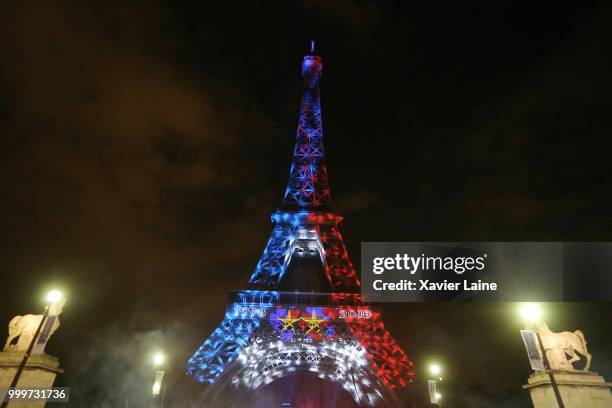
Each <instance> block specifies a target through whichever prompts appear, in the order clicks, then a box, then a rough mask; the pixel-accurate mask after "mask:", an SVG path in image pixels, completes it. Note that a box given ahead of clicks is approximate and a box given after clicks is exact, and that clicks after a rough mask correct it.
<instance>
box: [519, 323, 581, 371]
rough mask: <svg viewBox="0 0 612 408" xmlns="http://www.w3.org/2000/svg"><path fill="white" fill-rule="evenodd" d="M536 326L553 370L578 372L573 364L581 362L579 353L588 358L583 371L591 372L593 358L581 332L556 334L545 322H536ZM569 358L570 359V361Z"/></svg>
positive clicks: (526, 327)
mask: <svg viewBox="0 0 612 408" xmlns="http://www.w3.org/2000/svg"><path fill="white" fill-rule="evenodd" d="M528 326H530V325H526V326H525V329H532V328H533V327H528ZM535 326H536V328H537V330H538V332H539V333H540V338H541V339H542V345H543V346H544V350H543V352H545V353H546V356H547V357H548V362H549V364H550V368H551V369H553V370H576V369H575V368H574V366H573V365H572V363H574V362H576V361H578V360H580V357H579V356H578V354H577V353H576V352H578V353H580V354H581V355H583V356H584V357H586V360H587V361H586V365H585V366H584V368H583V370H582V371H589V368H591V358H592V356H591V354H589V352H588V350H587V342H586V339H585V338H584V334H582V332H581V331H580V330H576V331H574V332H569V331H564V332H560V333H554V332H553V331H551V330H550V329H549V328H548V325H547V324H546V323H545V322H544V321H543V320H538V321H536V322H535ZM568 357H570V359H569V360H568Z"/></svg>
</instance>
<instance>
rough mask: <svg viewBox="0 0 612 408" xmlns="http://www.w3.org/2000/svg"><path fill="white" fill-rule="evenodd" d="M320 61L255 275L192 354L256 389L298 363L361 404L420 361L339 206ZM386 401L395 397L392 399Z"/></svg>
mask: <svg viewBox="0 0 612 408" xmlns="http://www.w3.org/2000/svg"><path fill="white" fill-rule="evenodd" d="M322 68H323V64H322V61H321V58H320V57H319V56H317V55H314V50H311V54H310V55H307V56H305V57H304V61H303V63H302V76H303V78H304V92H303V96H302V103H301V108H300V116H299V121H298V129H297V135H296V143H295V149H294V152H293V159H292V163H291V170H290V174H289V182H288V185H287V189H286V191H285V196H284V201H283V206H282V207H281V209H280V210H279V211H277V212H275V213H273V214H272V222H273V224H274V228H273V231H272V234H271V236H270V239H269V240H268V243H267V245H266V248H265V250H264V252H263V255H262V257H261V259H260V261H259V263H258V264H257V267H256V268H255V271H254V272H253V273H252V275H251V277H250V279H249V281H248V290H244V291H238V292H232V294H231V303H230V305H229V307H228V309H227V312H226V315H225V318H224V319H223V321H222V322H221V324H220V325H219V326H218V327H217V329H215V331H214V332H213V333H212V335H211V336H210V337H209V338H208V339H207V340H206V341H205V342H204V344H203V345H202V346H201V347H200V348H199V349H198V350H197V351H196V352H195V353H194V354H193V356H192V357H191V358H190V360H189V363H188V369H187V371H188V373H190V374H192V375H193V376H194V377H195V378H196V379H197V380H199V381H201V382H209V383H218V382H221V381H222V380H223V381H225V383H228V382H229V383H231V384H233V386H235V387H238V388H240V389H243V390H252V389H257V388H259V387H260V386H263V385H265V384H269V383H271V382H273V381H274V380H276V379H279V378H282V377H285V376H289V375H292V374H294V373H295V372H297V371H309V372H312V373H314V374H316V375H317V376H319V377H320V378H323V379H325V380H328V381H332V382H336V383H338V384H340V385H341V386H342V387H343V388H344V389H346V390H347V391H348V392H349V393H350V394H351V395H352V396H353V399H354V400H355V402H356V404H358V405H360V406H374V405H377V404H379V403H380V402H381V401H385V400H386V401H391V400H392V399H393V398H392V397H390V395H392V392H391V390H393V389H394V388H396V387H405V386H406V385H408V383H409V382H411V381H412V377H413V376H414V371H413V368H412V367H413V364H412V362H411V361H410V359H409V358H408V357H407V356H406V354H405V353H404V351H403V350H402V349H401V348H400V346H399V345H398V344H397V343H396V341H395V340H394V339H393V337H392V336H391V335H390V334H389V332H388V331H387V330H386V328H385V326H384V324H383V322H382V319H381V313H380V311H379V310H378V309H377V308H376V307H375V306H373V305H370V304H369V303H368V302H366V301H364V300H363V299H362V298H361V296H360V295H359V289H360V282H359V279H358V277H357V273H356V271H355V268H354V267H353V264H352V263H351V260H350V258H349V256H348V253H347V250H346V246H345V245H344V242H343V239H342V235H341V234H340V230H339V223H340V222H341V221H342V217H341V216H339V215H337V214H335V213H334V212H332V208H331V197H330V191H329V183H328V177H327V169H326V166H325V156H324V148H323V126H322V120H321V102H320V96H319V82H320V78H321V73H322ZM385 405H389V406H393V404H392V403H388V402H387V403H385Z"/></svg>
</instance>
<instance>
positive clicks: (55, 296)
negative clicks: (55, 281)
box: [47, 289, 64, 304]
mask: <svg viewBox="0 0 612 408" xmlns="http://www.w3.org/2000/svg"><path fill="white" fill-rule="evenodd" d="M63 298H64V294H63V293H62V292H61V291H59V290H57V289H53V290H50V291H49V293H47V302H49V303H50V304H55V303H57V302H59V301H60V300H62V299H63Z"/></svg>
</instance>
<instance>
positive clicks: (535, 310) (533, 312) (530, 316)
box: [520, 303, 542, 322]
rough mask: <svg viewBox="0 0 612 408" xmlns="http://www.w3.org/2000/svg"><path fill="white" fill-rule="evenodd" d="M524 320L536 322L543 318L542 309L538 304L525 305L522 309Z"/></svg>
mask: <svg viewBox="0 0 612 408" xmlns="http://www.w3.org/2000/svg"><path fill="white" fill-rule="evenodd" d="M520 313H521V316H522V317H523V320H525V321H527V322H534V321H537V320H539V319H540V318H541V317H542V308H541V307H540V305H538V304H537V303H525V304H524V305H522V306H521V309H520Z"/></svg>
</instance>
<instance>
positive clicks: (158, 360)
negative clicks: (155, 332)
mask: <svg viewBox="0 0 612 408" xmlns="http://www.w3.org/2000/svg"><path fill="white" fill-rule="evenodd" d="M151 361H152V363H153V365H154V366H155V367H157V368H158V370H157V371H156V372H155V381H154V382H153V387H152V388H151V395H149V396H148V397H147V403H146V407H148V406H149V401H150V400H151V399H153V400H157V399H158V398H159V394H160V392H161V387H162V382H163V380H164V375H165V374H166V372H165V371H164V370H160V369H159V368H161V367H162V366H163V365H164V363H165V362H166V356H165V355H164V353H162V352H161V351H157V352H155V353H154V354H153V356H152V358H151ZM161 406H163V398H162V402H161Z"/></svg>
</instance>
